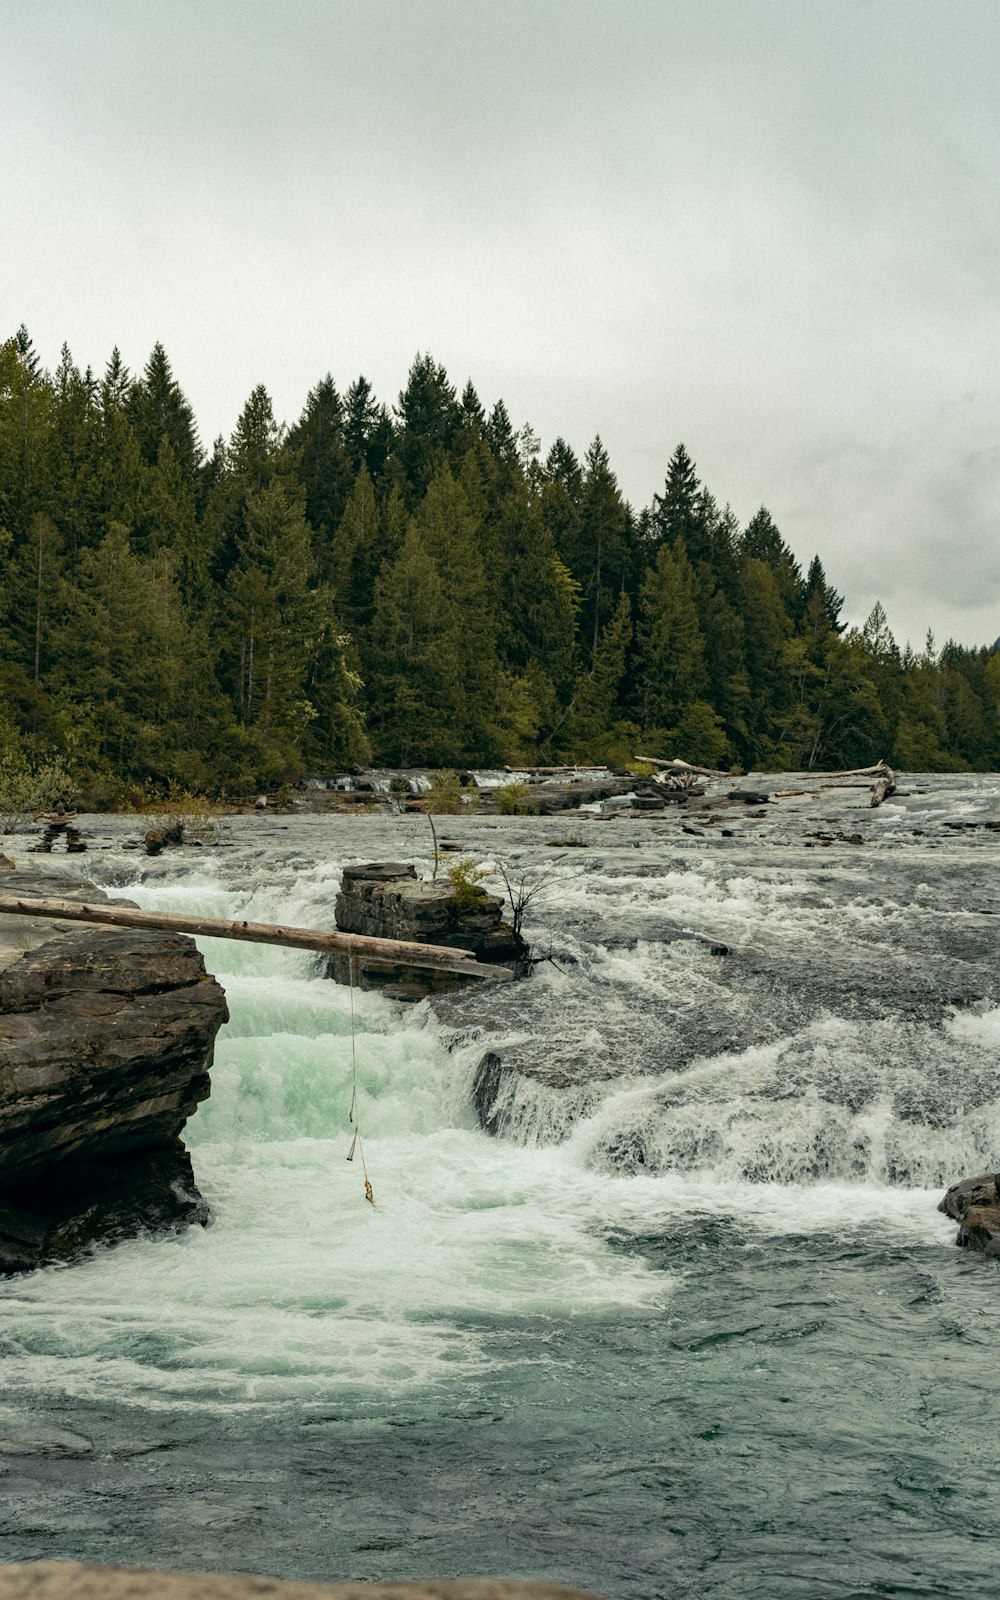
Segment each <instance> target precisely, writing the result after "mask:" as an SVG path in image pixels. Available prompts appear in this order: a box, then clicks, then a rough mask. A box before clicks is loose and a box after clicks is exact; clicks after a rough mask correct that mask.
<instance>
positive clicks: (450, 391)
mask: <svg viewBox="0 0 1000 1600" xmlns="http://www.w3.org/2000/svg"><path fill="white" fill-rule="evenodd" d="M396 416H397V418H398V423H397V428H396V436H395V442H394V446H393V451H394V455H395V457H396V459H397V461H398V463H399V466H400V468H401V470H402V475H403V483H404V485H405V487H404V494H406V495H407V496H408V497H409V499H410V502H411V504H412V503H415V502H416V501H418V500H420V499H421V498H422V496H423V495H424V493H425V492H426V490H427V486H428V484H429V483H430V481H431V479H432V477H433V476H434V474H435V472H436V471H437V470H438V469H439V468H440V467H441V466H443V465H444V463H445V462H448V461H451V460H452V459H454V457H455V455H457V453H458V450H459V448H460V445H461V429H462V408H461V406H460V405H459V403H458V399H457V396H456V394H455V390H454V387H453V386H452V384H451V383H449V381H448V374H447V373H446V372H445V370H444V367H442V366H440V365H439V364H438V363H437V362H435V361H434V360H433V358H432V357H431V356H430V355H418V356H417V357H416V358H415V360H414V362H413V365H412V366H411V368H410V371H409V374H408V376H407V380H406V387H405V389H403V390H402V392H401V394H400V396H399V404H398V406H397V407H396Z"/></svg>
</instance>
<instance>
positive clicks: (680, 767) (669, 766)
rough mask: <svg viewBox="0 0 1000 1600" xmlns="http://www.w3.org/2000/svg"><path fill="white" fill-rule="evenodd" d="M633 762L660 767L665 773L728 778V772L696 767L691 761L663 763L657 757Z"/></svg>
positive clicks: (635, 757)
mask: <svg viewBox="0 0 1000 1600" xmlns="http://www.w3.org/2000/svg"><path fill="white" fill-rule="evenodd" d="M632 759H633V761H642V762H643V763H644V764H645V765H646V766H648V767H660V768H662V770H663V771H664V772H693V773H695V774H696V775H697V776H698V777H699V778H728V777H729V776H730V774H729V773H728V772H720V771H719V769H718V768H717V767H695V766H692V764H691V762H690V761H679V760H677V759H676V757H675V759H674V760H673V761H661V760H660V759H659V758H658V757H657V756H633V758H632Z"/></svg>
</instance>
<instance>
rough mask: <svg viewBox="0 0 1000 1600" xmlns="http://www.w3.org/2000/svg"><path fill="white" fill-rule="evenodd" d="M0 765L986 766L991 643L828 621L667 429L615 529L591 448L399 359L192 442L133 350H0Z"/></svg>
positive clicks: (990, 750)
mask: <svg viewBox="0 0 1000 1600" xmlns="http://www.w3.org/2000/svg"><path fill="white" fill-rule="evenodd" d="M0 574H2V595H0V747H2V749H3V750H4V751H8V752H9V751H10V750H14V751H21V752H25V753H27V754H29V755H30V754H31V753H32V752H48V753H53V754H56V755H59V756H61V757H62V758H63V759H64V760H65V761H66V762H67V763H68V764H69V765H70V767H71V769H72V770H73V771H74V773H75V774H76V775H77V779H78V781H79V782H80V784H81V785H84V786H86V787H87V788H88V789H89V790H90V791H91V792H95V793H98V794H100V793H102V792H104V793H106V794H107V796H108V798H109V799H113V798H114V796H115V794H116V792H118V790H120V788H121V786H122V785H123V784H128V783H133V784H135V783H146V784H150V785H152V786H158V785H159V786H163V785H166V784H168V783H170V782H171V781H173V782H176V783H179V784H182V785H183V786H185V787H188V788H192V789H198V790H204V791H207V792H216V793H217V792H219V791H222V790H227V791H229V792H231V793H232V792H245V791H247V790H249V789H251V788H254V787H257V786H260V785H270V784H274V783H278V782H282V781H289V780H294V779H295V778H296V777H297V776H299V775H301V774H302V773H303V772H305V771H308V770H320V771H322V770H332V769H337V768H343V767H345V766H350V765H353V764H358V763H365V762H368V761H370V760H374V761H377V762H382V763H387V764H392V765H396V764H400V765H409V764H426V765H450V766H455V765H463V766H464V765H477V764H493V763H499V762H504V761H510V762H528V761H534V762H546V763H549V762H561V761H595V762H597V761H600V762H612V763H617V762H620V761H622V760H626V759H629V758H631V757H632V756H634V755H635V753H636V752H637V751H641V752H642V753H645V754H653V755H664V756H668V757H669V756H673V755H680V756H682V757H684V758H686V759H688V760H690V761H695V762H699V763H704V764H709V765H717V766H725V767H728V766H730V765H737V764H738V765H739V766H741V767H743V768H747V769H749V768H751V767H757V768H766V769H778V768H789V767H791V768H801V767H814V768H824V767H825V768H830V767H849V766H858V765H864V764H867V763H869V762H870V761H873V760H875V759H877V758H878V757H880V756H883V755H884V756H886V757H887V758H888V759H889V760H890V761H891V762H892V763H893V764H894V765H897V766H899V767H902V768H904V769H925V770H934V771H951V770H964V769H968V768H973V769H992V768H996V767H998V766H1000V653H998V651H997V649H996V648H995V647H992V648H982V649H967V648H964V647H962V646H959V645H957V644H953V643H949V644H946V645H945V646H944V648H943V649H941V650H940V652H938V651H937V650H936V649H935V647H934V644H933V641H932V639H931V638H930V637H928V640H927V643H926V646H925V648H924V650H923V651H922V652H921V653H920V654H915V653H914V652H913V651H912V650H911V649H910V648H909V647H907V649H905V650H903V651H900V650H899V648H898V647H897V645H896V642H895V640H894V639H893V636H892V633H891V631H890V628H889V624H888V622H887V620H886V617H885V613H884V611H883V610H882V607H881V606H880V605H876V607H875V609H874V610H873V611H872V613H871V615H870V617H869V618H868V620H867V622H866V623H865V625H864V627H863V628H860V629H850V630H847V629H845V626H844V624H843V622H842V621H841V620H840V619H841V608H842V605H843V600H842V597H841V596H840V595H839V594H837V593H836V591H835V589H834V588H833V586H832V584H831V583H830V582H829V581H828V580H827V577H826V574H825V572H824V569H823V565H822V563H821V561H820V559H819V557H818V556H816V557H815V558H814V559H813V561H812V562H811V563H810V565H809V567H808V570H807V571H806V572H805V573H804V574H803V572H802V569H801V568H800V566H799V564H798V563H797V562H796V560H795V559H794V557H793V555H792V553H791V551H790V550H789V548H788V546H787V545H786V544H785V542H784V540H783V539H782V537H781V534H780V532H779V530H778V528H777V527H776V526H775V524H774V522H773V520H772V518H771V515H770V513H769V512H768V511H767V510H766V509H765V508H764V507H762V508H761V509H760V510H759V511H758V512H757V513H756V515H755V516H754V517H753V518H752V519H751V520H750V522H749V523H748V524H747V525H746V527H741V526H740V524H739V522H738V520H737V518H736V517H735V515H734V514H733V512H732V511H731V510H730V509H729V507H728V506H724V507H720V506H719V504H718V503H717V501H716V500H715V498H714V497H713V495H712V494H711V493H710V491H709V489H708V488H707V487H706V486H705V485H704V484H703V483H701V482H700V481H699V478H698V475H697V471H696V468H695V465H694V463H693V462H692V460H691V458H690V456H689V455H688V453H687V451H686V450H685V448H684V446H683V445H678V446H677V448H676V450H675V451H674V453H673V455H672V457H671V458H670V462H669V465H668V466H667V470H666V479H665V482H664V485H663V490H662V493H660V494H656V495H654V497H653V501H652V504H651V505H650V506H648V507H646V508H644V509H643V510H641V511H638V512H637V511H635V510H634V509H633V508H632V506H630V505H629V504H628V503H627V501H626V500H625V499H624V498H623V496H622V494H621V491H620V490H619V487H618V483H617V480H616V478H615V474H614V472H613V470H612V467H611V463H610V461H609V459H608V454H607V451H606V450H605V448H604V445H603V444H602V443H601V440H600V439H599V438H595V440H594V441H593V443H592V444H591V445H590V447H589V449H588V450H587V452H586V454H585V456H584V457H583V459H582V460H580V459H578V458H577V456H576V455H575V454H574V452H573V450H572V449H571V448H570V446H569V445H568V444H567V443H566V442H565V441H564V440H563V439H557V440H556V442H555V444H554V445H553V446H552V448H551V449H550V450H549V452H548V454H547V455H546V456H543V455H542V454H541V449H540V443H539V440H538V438H537V436H536V435H535V434H534V432H533V431H532V429H531V428H530V427H528V426H525V427H523V428H521V429H520V431H519V432H515V430H514V428H513V426H512V424H511V419H510V417H509V415H508V412H507V409H506V407H505V405H504V403H503V401H502V400H500V401H497V403H496V404H495V405H494V406H493V408H492V409H491V410H490V411H487V410H486V409H485V408H484V407H483V405H482V404H481V402H480V400H479V397H478V395H477V394H476V391H475V389H474V388H473V387H472V384H471V383H469V384H467V385H466V387H465V389H464V390H463V391H462V393H461V394H459V393H458V391H457V389H456V388H455V386H454V385H452V383H451V382H450V381H449V379H448V376H447V374H446V372H445V371H444V369H443V367H441V366H440V365H438V364H437V363H435V361H434V360H433V359H432V358H431V357H430V356H429V355H421V356H418V357H417V359H416V360H415V361H414V363H413V366H412V368H411V369H410V373H409V376H408V379H407V383H406V387H405V388H404V390H403V392H402V393H401V394H400V396H399V400H398V403H397V405H396V406H395V407H394V408H393V409H392V410H391V411H390V410H389V409H388V408H387V407H386V406H385V405H383V404H382V403H380V402H379V401H378V400H377V399H376V397H375V395H374V394H373V392H372V387H371V384H370V383H369V382H368V381H367V379H365V378H364V377H359V378H357V379H356V380H355V381H354V382H353V383H351V384H350V385H349V386H348V387H347V388H346V389H345V390H343V392H342V391H341V390H340V389H338V387H337V385H336V384H335V382H334V380H333V378H331V377H329V376H328V377H325V378H322V379H321V380H320V382H318V383H317V385H316V387H315V388H314V389H313V390H312V391H311V392H310V394H309V395H308V396H307V398H306V402H305V406H304V408H303V411H302V415H301V416H300V417H299V419H298V421H297V422H295V423H294V424H293V425H292V426H291V427H287V428H286V427H284V426H282V425H280V424H279V423H278V421H277V420H276V419H275V416H274V412H273V407H272V403H271V399H270V397H269V395H268V393H267V390H266V389H265V388H264V387H263V386H259V387H258V388H256V389H254V391H253V393H252V394H251V395H250V397H249V399H248V400H247V402H246V405H245V406H244V408H243V411H242V413H241V415H240V418H239V421H238V423H237V425H236V430H235V432H234V434H233V436H232V438H231V439H230V440H229V441H228V443H227V442H225V441H224V440H222V439H219V440H217V441H216V443H215V445H214V446H213V448H212V450H211V451H210V452H207V453H206V451H205V450H204V449H203V448H202V446H201V444H200V442H199V438H198V432H197V428H196V425H195V419H194V416H193V413H192V409H191V406H190V405H189V403H188V401H187V400H186V399H185V396H184V394H183V392H182V390H181V388H180V386H179V384H178V382H177V380H176V378H175V377H174V374H173V371H172V369H171V365H170V362H169V360H168V358H167V355H166V352H165V351H164V349H163V347H162V346H161V345H159V344H157V345H156V346H155V348H154V349H153V352H152V354H151V355H150V358H149V360H148V362H147V364H146V366H145V368H144V370H143V371H142V373H141V374H139V375H133V374H131V373H130V372H129V371H128V370H127V368H126V367H125V366H124V364H123V362H122V359H121V356H120V355H119V353H118V351H117V350H115V351H113V352H112V355H111V358H110V360H109V362H108V364H107V367H106V369H105V371H104V374H103V376H102V377H100V378H98V377H96V376H95V375H94V374H93V372H91V371H90V370H89V369H88V370H87V371H85V372H81V371H80V370H79V368H78V367H77V366H76V365H75V363H74V361H73V358H72V356H71V354H70V352H69V350H68V349H67V348H66V347H65V346H64V348H63V351H62V355H61V358H60V361H59V364H58V366H57V367H56V369H55V371H54V372H51V373H50V372H47V371H43V370H42V367H41V364H40V362H39V360H38V358H37V355H36V353H35V350H34V348H33V346H32V342H31V339H30V338H29V336H28V334H27V332H26V330H25V329H24V328H23V327H22V328H21V329H20V330H19V331H18V333H17V334H16V335H15V336H14V337H13V338H11V339H10V340H8V341H7V342H6V343H5V344H2V345H0Z"/></svg>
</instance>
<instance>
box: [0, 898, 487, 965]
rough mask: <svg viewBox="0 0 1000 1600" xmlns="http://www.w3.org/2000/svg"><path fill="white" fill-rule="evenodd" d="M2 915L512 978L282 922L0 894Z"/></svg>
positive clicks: (440, 953)
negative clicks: (198, 936)
mask: <svg viewBox="0 0 1000 1600" xmlns="http://www.w3.org/2000/svg"><path fill="white" fill-rule="evenodd" d="M0 915H7V916H15V917H50V918H52V919H53V920H56V921H59V922H94V923H101V924H104V925H107V926H110V927H113V928H145V929H147V930H148V931H150V932H152V933H160V932H163V933H190V934H201V935H202V936H203V937H204V938H209V939H244V940H247V941H248V942H249V943H251V944H278V945H285V946H287V947H289V948H291V949H295V950H321V951H325V952H333V951H341V952H343V954H345V955H356V956H366V957H367V958H368V959H369V960H374V961H388V962H392V963H394V964H395V965H396V966H408V967H431V968H432V969H433V970H434V971H436V972H457V973H461V975H462V977H463V978H495V979H496V980H497V981H498V982H500V983H504V982H506V981H507V980H508V979H510V978H512V977H513V973H512V972H510V971H509V970H508V968H507V967H502V966H493V965H490V963H488V962H482V961H477V960H476V957H475V954H474V953H473V951H471V950H461V949H451V948H449V947H448V946H446V945H434V944H413V943H410V942H409V941H406V940H403V939H376V938H373V937H368V936H366V935H361V934H356V933H328V932H325V931H320V930H318V929H315V928H287V927H283V926H282V925H281V924H280V923H270V922H231V921H228V920H226V919H223V918H221V917H185V916H178V915H177V914H176V913H174V912H167V911H142V910H139V909H138V908H137V907H135V906H122V905H115V904H113V903H109V904H107V905H81V904H80V903H79V901H76V900H34V899H27V898H25V899H21V898H20V897H19V896H17V895H9V894H8V895H0Z"/></svg>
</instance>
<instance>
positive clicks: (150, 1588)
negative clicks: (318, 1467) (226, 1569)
mask: <svg viewBox="0 0 1000 1600" xmlns="http://www.w3.org/2000/svg"><path fill="white" fill-rule="evenodd" d="M264 1596H269V1597H270V1600H596V1596H594V1595H587V1594H585V1593H584V1592H583V1591H582V1590H581V1589H567V1588H564V1586H563V1585H562V1584H560V1583H517V1582H513V1581H509V1580H507V1579H504V1578H432V1579H425V1580H424V1581H422V1582H420V1583H295V1582H291V1581H288V1580H285V1579H282V1578H257V1577H253V1576H252V1575H250V1574H248V1573H232V1574H220V1573H213V1572H147V1571H145V1570H144V1569H142V1568H140V1567H97V1566H91V1565H90V1564H89V1563H83V1562H79V1561H26V1562H23V1563H18V1562H15V1563H13V1564H11V1565H9V1566H3V1567H0V1600H258V1597H264Z"/></svg>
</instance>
